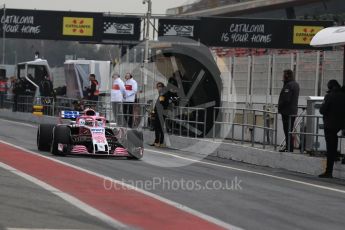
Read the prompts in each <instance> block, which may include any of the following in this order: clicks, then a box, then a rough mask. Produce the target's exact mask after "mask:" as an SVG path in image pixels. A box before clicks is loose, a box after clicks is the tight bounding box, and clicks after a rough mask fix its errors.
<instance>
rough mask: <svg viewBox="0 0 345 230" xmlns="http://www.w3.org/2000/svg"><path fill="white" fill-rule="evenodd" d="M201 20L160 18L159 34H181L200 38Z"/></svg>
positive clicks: (196, 38)
mask: <svg viewBox="0 0 345 230" xmlns="http://www.w3.org/2000/svg"><path fill="white" fill-rule="evenodd" d="M199 27H200V20H196V19H188V20H187V19H159V26H158V36H179V37H187V38H191V39H194V40H199V36H200V35H199Z"/></svg>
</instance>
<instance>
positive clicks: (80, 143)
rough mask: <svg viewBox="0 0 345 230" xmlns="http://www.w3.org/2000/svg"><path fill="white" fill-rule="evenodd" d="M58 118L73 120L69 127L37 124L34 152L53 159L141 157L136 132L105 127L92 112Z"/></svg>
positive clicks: (63, 114) (140, 141) (67, 113)
mask: <svg viewBox="0 0 345 230" xmlns="http://www.w3.org/2000/svg"><path fill="white" fill-rule="evenodd" d="M61 118H63V119H75V121H71V122H70V124H40V125H39V127H38V131H37V148H38V150H40V151H49V150H50V152H51V153H52V154H54V155H69V154H87V155H103V156H121V157H127V158H130V159H140V158H142V157H143V153H144V147H143V134H142V132H140V131H138V130H133V129H127V128H119V127H116V126H115V127H112V126H107V122H106V119H105V118H104V117H102V116H99V115H98V114H97V113H96V112H95V111H94V110H92V109H87V110H85V111H84V112H82V113H80V112H77V111H62V112H61Z"/></svg>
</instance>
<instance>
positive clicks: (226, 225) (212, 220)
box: [0, 140, 242, 230]
mask: <svg viewBox="0 0 345 230" xmlns="http://www.w3.org/2000/svg"><path fill="white" fill-rule="evenodd" d="M0 143H4V144H7V145H9V146H12V147H14V148H17V149H20V150H22V151H25V152H27V153H30V154H33V155H36V156H39V157H43V158H46V159H48V160H52V161H55V162H58V163H60V164H63V165H66V166H69V167H72V168H75V169H78V170H80V171H83V172H86V173H89V174H91V175H95V176H97V177H100V178H103V179H104V180H107V181H109V180H111V181H113V182H114V183H117V184H118V185H119V186H123V187H126V188H128V189H132V190H135V191H137V192H140V193H142V194H145V195H147V196H149V197H152V198H154V199H156V200H159V201H161V202H164V203H166V204H168V205H170V206H173V207H175V208H177V209H180V210H182V211H184V212H186V213H189V214H192V215H194V216H197V217H199V218H201V219H204V220H206V221H208V222H210V223H213V224H216V225H218V226H220V227H223V228H225V229H231V230H242V228H239V227H237V226H234V225H231V224H229V223H226V222H224V221H221V220H219V219H216V218H214V217H212V216H209V215H206V214H204V213H201V212H199V211H197V210H194V209H191V208H189V207H187V206H185V205H182V204H179V203H177V202H174V201H172V200H169V199H166V198H164V197H161V196H159V195H156V194H154V193H151V192H148V191H145V190H143V189H140V188H138V187H135V186H132V185H130V184H126V183H124V182H122V181H119V180H116V179H113V178H109V177H108V176H104V175H102V174H99V173H96V172H93V171H90V170H87V169H84V168H81V167H78V166H75V165H72V164H69V163H66V162H63V161H59V160H57V159H54V158H51V157H48V156H44V155H41V154H39V153H36V152H33V151H30V150H28V149H25V148H22V147H19V146H16V145H13V144H11V143H9V142H6V141H3V140H0ZM0 166H1V165H0ZM18 172H19V171H18ZM28 176H29V175H28ZM29 177H30V176H29ZM34 179H35V178H34ZM43 183H44V182H43ZM48 186H49V185H48ZM55 190H56V189H55ZM61 193H62V192H61ZM66 195H68V194H66ZM68 196H70V195H68ZM71 198H73V197H71ZM74 199H76V198H74ZM76 200H77V201H79V200H78V199H76ZM80 202H81V201H80ZM72 204H73V203H72ZM103 215H105V214H103Z"/></svg>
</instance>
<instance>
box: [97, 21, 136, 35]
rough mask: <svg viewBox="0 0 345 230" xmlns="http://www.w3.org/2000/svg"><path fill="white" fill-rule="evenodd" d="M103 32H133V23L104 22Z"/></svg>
mask: <svg viewBox="0 0 345 230" xmlns="http://www.w3.org/2000/svg"><path fill="white" fill-rule="evenodd" d="M103 33H105V34H134V24H132V23H117V22H104V23H103Z"/></svg>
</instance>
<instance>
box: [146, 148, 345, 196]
mask: <svg viewBox="0 0 345 230" xmlns="http://www.w3.org/2000/svg"><path fill="white" fill-rule="evenodd" d="M146 151H151V152H156V153H160V154H163V155H167V156H172V157H175V158H178V159H183V160H186V161H191V162H194V163H198V164H205V165H212V166H216V167H220V168H226V169H231V170H235V171H240V172H246V173H250V174H255V175H260V176H265V177H271V178H274V179H278V180H284V181H289V182H293V183H297V184H303V185H307V186H311V187H315V188H320V189H325V190H329V191H333V192H339V193H343V194H345V190H341V189H336V188H331V187H327V186H323V185H318V184H312V183H308V182H304V181H299V180H293V179H289V178H285V177H280V176H274V175H271V174H267V173H260V172H255V171H251V170H246V169H240V168H236V167H231V166H227V165H221V164H216V163H211V162H206V161H201V160H194V159H191V158H188V157H182V156H179V155H175V154H174V153H171V152H170V153H169V152H162V151H158V150H153V149H146Z"/></svg>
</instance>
